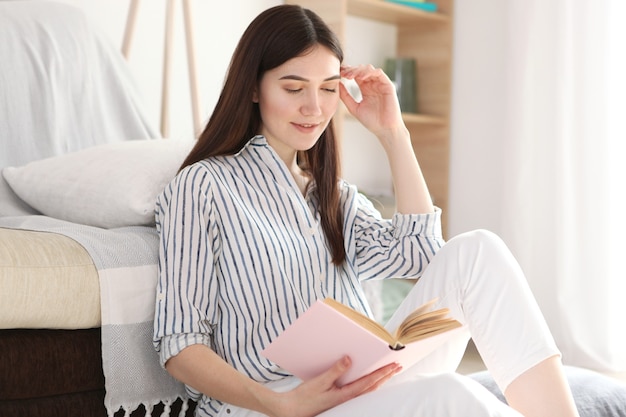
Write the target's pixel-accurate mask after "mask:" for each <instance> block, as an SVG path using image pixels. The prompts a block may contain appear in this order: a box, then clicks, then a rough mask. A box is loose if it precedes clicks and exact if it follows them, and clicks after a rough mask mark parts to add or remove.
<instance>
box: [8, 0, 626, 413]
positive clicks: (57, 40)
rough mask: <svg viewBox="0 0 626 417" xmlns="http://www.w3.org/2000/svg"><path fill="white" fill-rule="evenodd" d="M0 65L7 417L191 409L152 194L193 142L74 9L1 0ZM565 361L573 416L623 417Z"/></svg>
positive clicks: (610, 393) (601, 387)
mask: <svg viewBox="0 0 626 417" xmlns="http://www.w3.org/2000/svg"><path fill="white" fill-rule="evenodd" d="M0 62H2V65H1V66H0V169H1V170H2V175H0V416H17V417H20V416H28V417H46V416H64V417H74V416H76V417H78V416H80V417H91V416H94V417H95V416H116V417H121V416H124V415H131V416H134V417H139V416H145V415H151V416H161V415H164V416H167V415H172V416H179V415H180V416H183V415H185V416H190V415H192V413H193V408H194V404H193V402H191V401H188V400H187V397H186V395H185V391H184V387H183V386H182V385H181V384H180V383H178V382H176V381H174V380H173V379H172V378H171V377H170V376H169V375H167V373H166V372H165V371H164V370H163V369H161V368H160V366H158V360H157V357H156V353H155V351H154V349H153V346H152V314H153V309H154V293H155V291H154V287H155V283H156V262H157V241H158V237H157V234H156V230H155V228H154V215H153V207H154V200H155V197H156V195H157V193H158V192H160V190H161V189H162V188H163V186H164V185H165V184H166V183H167V182H168V181H169V180H170V179H171V178H172V177H173V175H174V174H175V172H176V170H177V168H178V166H179V165H180V163H181V162H182V159H183V158H184V156H185V155H186V153H187V152H188V151H189V149H190V147H191V146H192V142H191V141H183V140H172V139H162V138H160V135H159V133H158V131H157V130H156V129H155V128H154V127H153V126H152V125H151V123H150V122H149V119H148V117H147V116H146V112H145V109H144V107H143V106H142V103H141V99H140V97H139V94H138V93H137V91H136V88H135V85H134V83H133V80H132V77H131V75H130V71H129V69H128V67H127V65H126V62H125V61H124V59H123V57H122V54H121V53H120V52H119V51H118V49H117V47H115V46H113V45H111V43H110V41H109V40H108V39H107V38H106V37H105V36H104V35H102V34H101V33H99V32H98V30H97V29H96V26H95V25H93V24H90V22H89V21H88V20H87V18H86V17H85V16H84V15H83V14H82V13H81V12H80V11H79V10H77V9H76V8H74V7H71V6H68V5H64V4H58V3H54V2H49V1H36V0H22V1H0ZM7 63H9V64H7ZM401 287H402V288H403V289H402V290H401V291H398V288H399V287H398V286H394V285H393V283H392V282H390V283H385V287H384V288H385V291H384V294H385V295H384V296H383V297H382V301H381V300H380V299H379V304H378V305H375V306H374V310H379V311H380V310H386V311H389V309H390V308H389V307H390V304H394V303H396V302H398V300H400V299H401V298H402V296H403V294H402V292H403V291H405V290H406V288H405V286H402V285H401ZM378 288H379V287H378ZM368 291H369V293H370V298H371V299H372V300H376V299H377V298H376V296H375V295H372V294H373V293H376V291H378V290H377V287H375V286H374V287H370V288H369V289H368ZM567 372H568V377H569V378H570V383H571V384H572V386H573V389H574V392H575V396H576V400H577V404H578V405H579V408H580V409H581V417H591V416H602V417H612V416H622V417H623V416H626V389H625V388H624V386H623V385H621V384H618V383H616V382H615V381H613V380H610V379H609V378H606V377H603V376H602V375H599V374H597V373H594V372H591V371H587V370H580V369H577V368H568V369H567ZM472 377H473V378H474V379H476V380H477V381H479V382H480V383H481V384H483V385H484V386H486V387H487V388H488V389H490V390H491V391H493V392H494V393H495V394H496V395H499V396H500V398H502V397H501V393H499V390H498V389H497V387H496V386H495V384H494V383H493V380H492V379H491V377H490V375H489V374H488V373H486V372H481V373H478V374H474V375H472Z"/></svg>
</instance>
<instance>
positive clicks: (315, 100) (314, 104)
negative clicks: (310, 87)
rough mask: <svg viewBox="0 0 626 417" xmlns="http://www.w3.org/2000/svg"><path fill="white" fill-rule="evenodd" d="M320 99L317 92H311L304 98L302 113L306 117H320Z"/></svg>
mask: <svg viewBox="0 0 626 417" xmlns="http://www.w3.org/2000/svg"><path fill="white" fill-rule="evenodd" d="M320 104H321V103H320V97H319V94H318V93H317V92H310V93H309V94H307V95H306V96H305V97H304V101H303V103H302V105H301V107H300V112H301V113H302V114H303V115H305V116H319V115H321V114H322V107H321V105H320Z"/></svg>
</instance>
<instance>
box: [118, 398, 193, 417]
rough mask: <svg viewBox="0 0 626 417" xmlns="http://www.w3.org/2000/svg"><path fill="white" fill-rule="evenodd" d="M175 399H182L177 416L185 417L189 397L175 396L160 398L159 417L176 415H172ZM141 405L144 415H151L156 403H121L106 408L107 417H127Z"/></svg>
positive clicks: (147, 416) (148, 416)
mask: <svg viewBox="0 0 626 417" xmlns="http://www.w3.org/2000/svg"><path fill="white" fill-rule="evenodd" d="M176 401H182V403H181V407H180V412H179V413H178V417H185V415H186V414H187V411H188V410H189V401H190V400H189V398H180V397H179V398H177V399H175V400H167V401H165V400H161V401H159V403H161V404H163V412H162V413H161V414H160V417H176V416H173V415H172V405H173V404H174V402H176ZM141 406H143V407H144V408H145V410H146V414H145V417H151V416H152V413H153V411H154V408H155V406H156V404H144V403H141V404H134V405H132V406H131V405H123V406H121V407H120V408H119V409H118V410H110V409H109V410H107V416H108V417H129V416H130V415H131V413H132V412H133V411H135V410H137V409H138V408H139V407H141ZM120 412H124V414H122V415H120V414H119V413H120Z"/></svg>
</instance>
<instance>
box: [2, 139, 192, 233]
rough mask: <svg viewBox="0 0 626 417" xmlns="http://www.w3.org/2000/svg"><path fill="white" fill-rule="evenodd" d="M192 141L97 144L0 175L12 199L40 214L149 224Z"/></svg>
mask: <svg viewBox="0 0 626 417" xmlns="http://www.w3.org/2000/svg"><path fill="white" fill-rule="evenodd" d="M193 143H194V142H193V141H187V140H185V141H183V140H175V139H154V140H133V141H123V142H117V143H111V144H105V145H98V146H94V147H90V148H87V149H83V150H80V151H76V152H72V153H68V154H65V155H60V156H55V157H52V158H47V159H41V160H38V161H34V162H30V163H28V164H26V165H24V166H21V167H8V168H5V169H4V170H3V171H2V174H3V175H4V178H5V179H6V181H7V182H8V183H9V185H10V186H11V188H12V189H13V191H14V192H15V194H17V195H18V196H19V197H20V198H21V199H22V200H24V201H25V202H26V203H28V204H29V205H30V206H32V207H33V208H35V209H36V210H39V211H40V212H41V213H42V214H44V215H46V216H50V217H55V218H57V219H62V220H67V221H71V222H74V223H80V224H86V225H91V226H97V227H102V228H114V227H122V226H134V225H153V224H154V206H155V202H156V198H157V196H158V194H159V193H160V192H161V191H162V190H163V188H165V186H166V185H167V184H168V183H169V182H170V181H171V180H172V178H174V176H175V175H176V173H177V171H178V168H179V167H180V164H181V163H182V161H183V160H184V159H185V157H186V156H187V154H188V153H189V151H190V150H191V147H192V146H193Z"/></svg>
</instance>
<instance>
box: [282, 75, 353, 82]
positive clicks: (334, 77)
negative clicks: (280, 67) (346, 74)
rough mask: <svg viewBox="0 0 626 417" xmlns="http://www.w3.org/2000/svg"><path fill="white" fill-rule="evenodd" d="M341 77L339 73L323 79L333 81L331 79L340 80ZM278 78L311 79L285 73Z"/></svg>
mask: <svg viewBox="0 0 626 417" xmlns="http://www.w3.org/2000/svg"><path fill="white" fill-rule="evenodd" d="M340 79H341V75H339V74H337V75H333V76H332V77H328V78H325V79H324V81H325V82H326V81H333V80H340ZM279 80H295V81H306V82H308V81H311V80H309V79H307V78H304V77H301V76H299V75H285V76H283V77H280V78H279Z"/></svg>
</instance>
